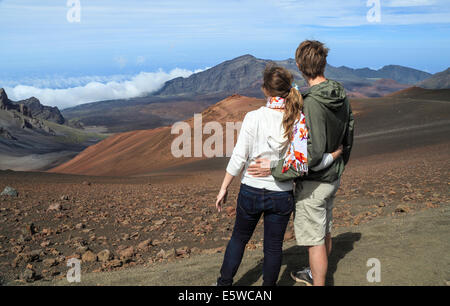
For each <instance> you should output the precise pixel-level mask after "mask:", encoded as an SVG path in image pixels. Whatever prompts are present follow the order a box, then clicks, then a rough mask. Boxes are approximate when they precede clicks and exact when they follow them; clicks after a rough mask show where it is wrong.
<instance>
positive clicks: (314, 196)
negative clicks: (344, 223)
mask: <svg viewBox="0 0 450 306" xmlns="http://www.w3.org/2000/svg"><path fill="white" fill-rule="evenodd" d="M339 185H340V180H339V179H338V180H336V181H334V182H333V183H323V182H315V181H303V182H302V184H301V185H300V184H299V186H297V187H296V192H295V206H296V207H295V217H294V229H295V237H296V239H297V244H298V245H301V246H314V245H322V244H324V243H325V236H326V234H328V233H330V231H331V227H332V224H333V200H334V197H335V195H336V192H337V190H338V188H339Z"/></svg>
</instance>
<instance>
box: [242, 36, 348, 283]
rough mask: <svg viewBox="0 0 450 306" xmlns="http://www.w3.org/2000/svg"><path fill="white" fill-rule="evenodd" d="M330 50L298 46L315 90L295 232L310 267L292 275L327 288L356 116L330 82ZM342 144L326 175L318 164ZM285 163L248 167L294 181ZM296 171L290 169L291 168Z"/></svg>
mask: <svg viewBox="0 0 450 306" xmlns="http://www.w3.org/2000/svg"><path fill="white" fill-rule="evenodd" d="M327 55H328V49H327V48H326V47H325V46H324V44H322V43H321V42H318V41H310V40H307V41H304V42H302V43H301V44H300V46H299V47H298V48H297V51H296V55H295V59H296V62H297V66H298V68H299V70H300V71H301V72H302V74H303V77H304V78H305V80H306V81H307V82H308V84H309V86H310V88H309V89H308V91H306V92H305V93H304V94H303V98H304V109H303V112H304V114H305V117H306V126H307V128H308V131H309V138H308V156H307V157H308V167H309V169H310V170H309V172H308V175H307V176H303V177H301V178H298V179H296V190H295V201H296V209H295V218H294V229H295V236H296V239H297V244H298V245H301V246H307V247H308V250H309V263H310V267H311V268H306V269H303V270H300V271H294V272H292V273H291V276H292V277H293V278H294V279H295V280H296V281H298V282H304V283H306V284H307V285H316V286H323V285H325V277H326V273H327V268H328V256H329V254H330V252H331V234H330V231H331V226H332V209H333V200H334V196H335V194H336V192H337V190H338V188H339V185H340V178H341V176H342V173H343V172H344V168H345V165H346V164H347V162H348V160H349V158H350V151H351V149H352V144H353V124H354V121H353V115H352V111H351V107H350V104H349V101H348V99H347V96H346V94H345V90H344V88H343V86H342V85H341V84H339V83H338V82H336V81H333V80H328V79H326V78H325V76H324V73H325V67H326V64H327ZM340 145H343V154H342V156H341V157H339V158H337V159H336V160H335V161H334V163H333V164H332V165H331V166H330V167H328V168H326V169H323V170H321V171H317V172H315V171H313V170H311V169H312V168H314V167H315V166H317V165H318V164H319V163H320V162H321V160H322V157H323V154H324V153H330V152H333V151H335V150H336V149H338V147H339V146H340ZM281 163H282V161H280V162H279V163H278V166H276V167H274V168H272V169H270V170H269V169H264V168H262V167H261V165H262V164H264V163H257V164H256V165H254V166H250V167H249V170H248V171H249V173H251V174H252V175H255V176H266V175H268V174H269V175H270V174H272V175H273V176H274V177H275V178H279V179H289V178H292V177H295V176H292V175H291V177H289V176H290V174H289V173H285V174H282V173H281V168H282V167H281ZM290 171H291V170H290Z"/></svg>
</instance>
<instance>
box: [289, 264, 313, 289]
mask: <svg viewBox="0 0 450 306" xmlns="http://www.w3.org/2000/svg"><path fill="white" fill-rule="evenodd" d="M291 277H292V279H293V280H295V281H296V282H297V283H303V284H306V286H312V285H313V279H312V275H311V269H310V268H309V267H307V268H305V269H303V270H300V271H292V272H291Z"/></svg>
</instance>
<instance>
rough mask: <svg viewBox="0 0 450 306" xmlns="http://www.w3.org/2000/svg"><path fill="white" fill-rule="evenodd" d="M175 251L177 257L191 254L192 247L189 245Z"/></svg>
mask: <svg viewBox="0 0 450 306" xmlns="http://www.w3.org/2000/svg"><path fill="white" fill-rule="evenodd" d="M174 253H175V257H179V256H186V255H189V254H191V249H190V248H189V247H187V246H185V247H182V248H179V249H174Z"/></svg>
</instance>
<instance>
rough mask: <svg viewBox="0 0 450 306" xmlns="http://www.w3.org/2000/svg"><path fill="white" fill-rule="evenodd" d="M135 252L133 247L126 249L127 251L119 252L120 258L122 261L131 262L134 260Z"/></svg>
mask: <svg viewBox="0 0 450 306" xmlns="http://www.w3.org/2000/svg"><path fill="white" fill-rule="evenodd" d="M134 254H135V252H134V248H133V247H129V248H126V249H125V250H122V251H119V256H120V259H121V260H124V261H129V260H131V259H132V258H133V256H134Z"/></svg>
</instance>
